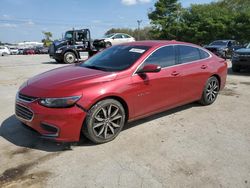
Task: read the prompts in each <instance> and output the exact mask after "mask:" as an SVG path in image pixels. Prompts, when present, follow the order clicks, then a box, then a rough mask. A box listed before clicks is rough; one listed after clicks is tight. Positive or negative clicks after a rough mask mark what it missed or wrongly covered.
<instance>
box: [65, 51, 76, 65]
mask: <svg viewBox="0 0 250 188" xmlns="http://www.w3.org/2000/svg"><path fill="white" fill-rule="evenodd" d="M75 61H76V56H75V54H74V53H73V52H66V53H65V54H64V62H65V63H68V64H72V63H75Z"/></svg>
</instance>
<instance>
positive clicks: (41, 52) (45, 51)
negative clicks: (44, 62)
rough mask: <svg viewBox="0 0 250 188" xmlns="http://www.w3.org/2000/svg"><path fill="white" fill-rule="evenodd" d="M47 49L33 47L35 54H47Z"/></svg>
mask: <svg viewBox="0 0 250 188" xmlns="http://www.w3.org/2000/svg"><path fill="white" fill-rule="evenodd" d="M48 51H49V48H47V47H36V48H35V54H47V53H48Z"/></svg>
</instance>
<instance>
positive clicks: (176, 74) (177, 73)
mask: <svg viewBox="0 0 250 188" xmlns="http://www.w3.org/2000/svg"><path fill="white" fill-rule="evenodd" d="M179 74H180V73H179V72H177V71H174V72H172V74H171V75H172V76H178V75H179Z"/></svg>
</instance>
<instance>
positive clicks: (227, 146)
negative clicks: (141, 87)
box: [0, 55, 250, 188]
mask: <svg viewBox="0 0 250 188" xmlns="http://www.w3.org/2000/svg"><path fill="white" fill-rule="evenodd" d="M228 64H229V67H230V66H231V65H230V62H229V63H228ZM60 66H65V65H64V64H56V63H55V62H54V61H53V60H51V59H49V57H48V55H30V56H18V55H17V56H8V57H0V110H1V111H0V187H25V188H26V187H58V188H61V187H107V188H112V187H124V188H125V187H126V188H127V187H135V188H138V187H149V188H153V187H250V112H249V109H250V73H249V71H248V72H244V73H240V74H233V73H232V72H231V69H229V75H228V79H227V85H226V88H225V89H224V90H223V91H221V93H220V95H219V96H218V98H217V101H216V102H215V103H214V104H213V105H211V106H206V107H203V106H200V105H198V104H196V103H193V104H189V105H185V106H182V107H179V108H176V109H173V110H170V111H167V112H163V113H160V114H157V115H154V116H151V117H148V118H145V119H142V120H139V121H136V122H133V123H130V124H128V125H126V127H125V130H124V131H122V132H121V133H120V135H119V136H118V137H117V138H116V139H115V140H114V141H112V142H110V143H107V144H102V145H93V144H91V143H90V142H89V141H87V140H86V139H84V138H82V139H81V141H80V142H79V143H77V144H74V145H72V146H69V145H65V144H58V143H53V142H50V141H47V140H43V139H41V138H39V137H37V135H36V134H34V133H33V132H32V131H30V130H29V129H27V128H25V127H24V126H22V124H21V123H20V122H19V121H18V120H17V119H16V118H15V116H14V115H13V114H14V102H15V94H16V91H17V89H18V87H19V86H20V85H21V84H22V82H24V81H25V80H26V79H28V78H30V77H31V76H34V75H36V74H38V73H41V72H44V71H46V70H50V69H53V68H56V67H60Z"/></svg>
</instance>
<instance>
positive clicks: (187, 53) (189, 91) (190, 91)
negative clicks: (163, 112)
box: [176, 45, 210, 103]
mask: <svg viewBox="0 0 250 188" xmlns="http://www.w3.org/2000/svg"><path fill="white" fill-rule="evenodd" d="M176 47H177V52H178V64H179V68H180V70H179V71H180V72H181V77H182V84H181V86H182V87H181V96H180V98H181V100H182V102H183V103H187V102H191V101H194V100H199V99H200V97H201V94H202V91H203V88H204V87H205V84H206V81H207V79H208V77H209V75H210V73H209V57H210V54H208V53H207V52H205V51H204V50H202V49H200V48H196V47H193V46H188V45H177V46H176Z"/></svg>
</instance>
